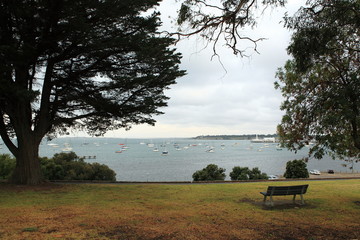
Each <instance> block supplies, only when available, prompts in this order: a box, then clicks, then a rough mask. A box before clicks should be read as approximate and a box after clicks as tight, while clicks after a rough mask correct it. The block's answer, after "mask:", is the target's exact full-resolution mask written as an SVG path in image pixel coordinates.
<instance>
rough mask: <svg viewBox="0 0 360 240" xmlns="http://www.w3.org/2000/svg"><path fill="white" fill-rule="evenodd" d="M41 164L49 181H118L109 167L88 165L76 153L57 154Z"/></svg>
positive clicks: (97, 164)
mask: <svg viewBox="0 0 360 240" xmlns="http://www.w3.org/2000/svg"><path fill="white" fill-rule="evenodd" d="M40 163H41V169H42V172H43V175H44V177H45V179H48V180H100V181H115V180H116V178H115V176H116V173H115V172H114V171H113V170H112V169H110V168H109V167H108V166H107V165H105V164H99V163H96V162H95V163H87V162H85V161H84V160H83V159H82V158H79V157H78V156H77V155H76V154H75V153H74V152H70V153H57V154H55V155H54V157H53V158H50V159H49V158H41V159H40Z"/></svg>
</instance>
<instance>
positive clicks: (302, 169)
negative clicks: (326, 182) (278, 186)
mask: <svg viewBox="0 0 360 240" xmlns="http://www.w3.org/2000/svg"><path fill="white" fill-rule="evenodd" d="M284 177H285V178H308V177H309V172H308V170H307V168H306V163H305V161H304V160H293V161H288V162H287V163H286V171H285V173H284Z"/></svg>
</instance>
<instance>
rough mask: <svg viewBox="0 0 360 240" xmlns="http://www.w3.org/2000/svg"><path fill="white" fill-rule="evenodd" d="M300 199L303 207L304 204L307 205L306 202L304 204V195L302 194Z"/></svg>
mask: <svg viewBox="0 0 360 240" xmlns="http://www.w3.org/2000/svg"><path fill="white" fill-rule="evenodd" d="M300 197H301V204H302V205H304V204H305V202H304V197H303V195H302V194H300Z"/></svg>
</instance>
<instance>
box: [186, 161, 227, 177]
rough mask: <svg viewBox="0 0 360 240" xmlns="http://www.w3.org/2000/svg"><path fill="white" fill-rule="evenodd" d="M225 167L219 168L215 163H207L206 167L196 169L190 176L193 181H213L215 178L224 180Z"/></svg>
mask: <svg viewBox="0 0 360 240" xmlns="http://www.w3.org/2000/svg"><path fill="white" fill-rule="evenodd" d="M225 171H226V169H224V168H219V167H218V166H217V165H215V164H209V165H207V166H206V168H203V169H202V170H199V171H196V172H195V173H194V174H193V175H192V177H193V179H194V181H215V180H224V179H225V177H226V175H225Z"/></svg>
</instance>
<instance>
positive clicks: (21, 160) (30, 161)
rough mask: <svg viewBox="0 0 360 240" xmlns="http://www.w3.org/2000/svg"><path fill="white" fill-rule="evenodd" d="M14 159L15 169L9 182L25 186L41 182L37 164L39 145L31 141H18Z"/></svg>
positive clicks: (41, 178) (38, 164)
mask: <svg viewBox="0 0 360 240" xmlns="http://www.w3.org/2000/svg"><path fill="white" fill-rule="evenodd" d="M28 140H29V139H28ZM18 141H19V139H18ZM15 157H16V167H15V170H14V172H13V175H12V178H11V179H10V182H12V183H15V184H27V185H36V184H40V183H42V182H43V177H42V174H41V168H40V162H39V144H37V143H35V142H34V141H31V140H29V141H26V139H24V140H23V141H21V140H20V141H19V147H18V151H17V154H16V155H15Z"/></svg>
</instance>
